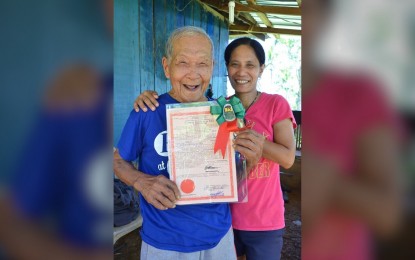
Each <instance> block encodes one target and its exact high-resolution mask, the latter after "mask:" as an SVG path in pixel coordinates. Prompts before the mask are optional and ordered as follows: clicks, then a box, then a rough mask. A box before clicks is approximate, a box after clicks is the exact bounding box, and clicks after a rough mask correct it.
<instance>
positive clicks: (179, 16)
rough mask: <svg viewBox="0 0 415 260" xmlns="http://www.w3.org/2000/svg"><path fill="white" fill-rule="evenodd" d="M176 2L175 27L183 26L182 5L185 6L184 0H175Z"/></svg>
mask: <svg viewBox="0 0 415 260" xmlns="http://www.w3.org/2000/svg"><path fill="white" fill-rule="evenodd" d="M175 2H176V6H175V12H176V27H182V26H184V24H185V23H184V20H185V18H184V14H183V12H182V11H180V10H182V9H183V8H184V6H185V4H186V3H185V1H184V0H175Z"/></svg>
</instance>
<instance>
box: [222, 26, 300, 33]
mask: <svg viewBox="0 0 415 260" xmlns="http://www.w3.org/2000/svg"><path fill="white" fill-rule="evenodd" d="M229 30H230V31H235V32H238V31H239V32H248V33H251V32H253V33H276V34H290V35H301V30H293V29H282V28H268V27H267V28H265V27H254V26H249V25H231V26H229Z"/></svg>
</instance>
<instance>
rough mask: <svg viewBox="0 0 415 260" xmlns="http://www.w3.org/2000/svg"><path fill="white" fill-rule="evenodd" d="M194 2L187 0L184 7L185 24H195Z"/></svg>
mask: <svg viewBox="0 0 415 260" xmlns="http://www.w3.org/2000/svg"><path fill="white" fill-rule="evenodd" d="M193 2H194V1H191V0H186V1H185V6H184V7H183V8H184V10H183V11H182V12H183V16H184V24H185V25H193V24H194V19H193Z"/></svg>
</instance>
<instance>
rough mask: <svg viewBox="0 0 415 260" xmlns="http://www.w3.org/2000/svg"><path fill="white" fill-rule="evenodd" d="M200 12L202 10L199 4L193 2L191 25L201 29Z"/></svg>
mask: <svg viewBox="0 0 415 260" xmlns="http://www.w3.org/2000/svg"><path fill="white" fill-rule="evenodd" d="M202 10H203V8H202V7H201V6H200V3H199V2H194V4H193V25H194V26H197V27H201V25H202V20H201V18H202Z"/></svg>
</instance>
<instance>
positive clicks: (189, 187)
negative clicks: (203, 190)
mask: <svg viewBox="0 0 415 260" xmlns="http://www.w3.org/2000/svg"><path fill="white" fill-rule="evenodd" d="M180 189H181V190H182V191H183V192H184V193H192V192H193V191H194V190H195V183H194V182H193V181H192V180H190V179H185V180H183V181H182V183H180Z"/></svg>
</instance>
